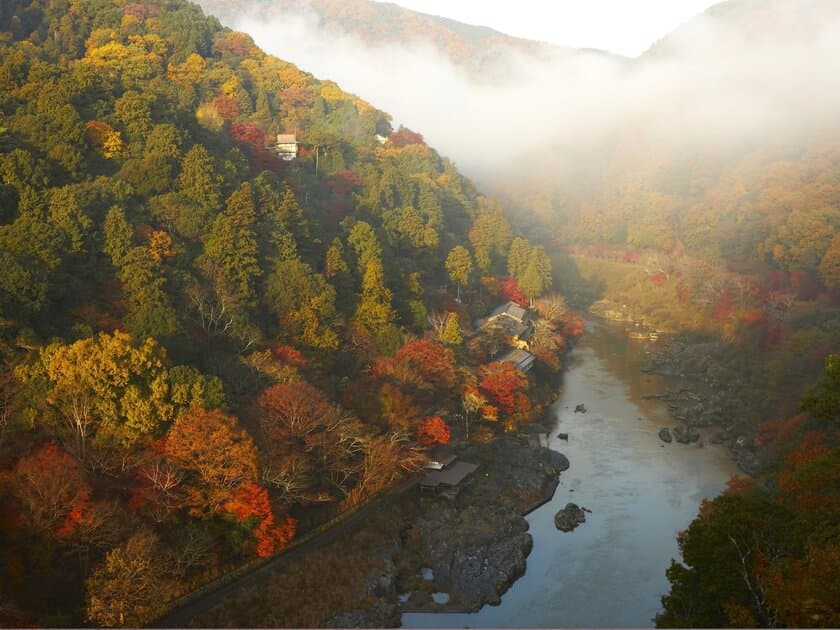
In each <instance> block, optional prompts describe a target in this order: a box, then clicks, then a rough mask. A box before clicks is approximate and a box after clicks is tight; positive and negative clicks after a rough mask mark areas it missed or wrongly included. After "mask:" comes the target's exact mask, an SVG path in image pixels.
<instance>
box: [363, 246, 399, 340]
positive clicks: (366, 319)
mask: <svg viewBox="0 0 840 630" xmlns="http://www.w3.org/2000/svg"><path fill="white" fill-rule="evenodd" d="M392 299H393V294H392V293H391V290H390V289H388V287H386V286H385V275H384V274H383V272H382V263H381V262H380V260H379V259H378V258H373V259H371V260H370V261H369V262H368V263H367V266H366V267H365V275H364V278H363V279H362V293H361V295H360V296H359V306H358V308H357V309H356V316H355V321H356V323H358V324H359V325H361V326H362V327H363V328H364V329H365V330H367V331H368V332H369V333H371V334H373V335H375V334H376V332H377V331H378V330H380V329H382V328H384V327H386V326H388V325H390V324H393V322H394V317H395V316H396V314H395V313H394V309H393V308H392V307H391V300H392Z"/></svg>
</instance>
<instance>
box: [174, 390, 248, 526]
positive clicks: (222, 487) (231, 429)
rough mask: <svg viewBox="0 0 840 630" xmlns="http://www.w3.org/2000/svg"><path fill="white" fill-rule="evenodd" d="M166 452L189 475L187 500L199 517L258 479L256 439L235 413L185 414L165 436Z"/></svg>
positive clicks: (204, 411) (196, 410) (195, 411)
mask: <svg viewBox="0 0 840 630" xmlns="http://www.w3.org/2000/svg"><path fill="white" fill-rule="evenodd" d="M165 452H166V454H167V455H168V456H169V457H171V458H172V460H173V461H174V462H176V463H177V464H178V466H180V467H181V468H182V469H183V470H185V471H187V472H188V473H189V474H190V477H189V478H188V479H187V482H186V483H187V484H188V488H189V494H188V496H187V498H186V501H187V505H188V507H189V509H190V513H192V514H195V515H196V516H202V517H206V516H209V515H212V514H213V513H216V512H218V511H219V509H220V508H221V507H222V506H223V505H224V504H225V503H226V502H227V501H228V500H230V497H231V496H232V494H233V493H234V491H235V489H236V488H237V486H239V485H240V484H242V483H247V482H255V481H256V480H257V479H258V478H259V473H258V466H257V448H256V446H254V442H253V440H252V439H251V437H250V436H249V435H248V433H246V432H245V430H244V429H242V427H240V426H239V423H238V422H237V420H236V418H235V417H234V416H231V415H229V414H226V413H224V412H222V411H219V410H218V409H214V410H207V409H202V408H200V407H193V408H192V409H190V410H188V411H187V412H186V413H184V414H183V415H182V416H181V417H180V418H178V420H176V421H175V424H173V426H172V428H171V429H170V430H169V433H168V434H167V436H166V442H165Z"/></svg>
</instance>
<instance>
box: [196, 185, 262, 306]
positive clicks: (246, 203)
mask: <svg viewBox="0 0 840 630" xmlns="http://www.w3.org/2000/svg"><path fill="white" fill-rule="evenodd" d="M255 221H256V208H255V206H254V194H253V189H252V187H251V185H250V184H249V183H247V182H246V183H244V184H242V186H240V187H239V189H238V190H236V191H235V192H234V193H233V194H232V195H231V196H230V198H229V199H228V202H227V208H226V209H225V211H224V212H223V213H222V214H220V215H219V216H218V217H217V218H216V220H215V222H214V223H213V227H212V229H211V230H210V235H209V236H208V238H207V242H206V243H205V246H204V256H203V258H204V260H205V262H206V264H207V265H209V266H212V267H213V269H214V273H213V274H212V275H213V278H214V281H215V282H216V283H217V284H218V285H220V286H219V288H220V290H222V291H224V292H230V293H231V294H232V295H233V296H235V298H236V299H237V300H238V301H239V302H240V303H242V304H251V303H253V302H254V301H255V300H256V287H255V283H256V279H257V278H258V277H259V276H260V275H261V274H262V270H261V269H260V265H259V260H258V258H257V254H258V246H257V240H256V234H255V233H254V223H255Z"/></svg>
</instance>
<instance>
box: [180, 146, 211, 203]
mask: <svg viewBox="0 0 840 630" xmlns="http://www.w3.org/2000/svg"><path fill="white" fill-rule="evenodd" d="M178 187H179V189H180V191H181V194H183V195H184V196H185V197H187V198H188V199H191V200H192V201H195V202H196V203H197V204H198V205H200V206H201V207H202V208H205V209H207V210H212V211H217V210H218V209H219V206H220V205H221V202H222V177H221V175H219V174H218V172H217V168H216V162H215V160H214V159H213V156H212V155H210V152H209V151H208V150H207V149H206V148H205V147H204V146H203V145H200V144H197V145H195V146H194V147H193V148H192V149H190V150H189V151H188V152H187V154H186V155H185V156H184V162H183V164H182V165H181V174H180V175H179V176H178Z"/></svg>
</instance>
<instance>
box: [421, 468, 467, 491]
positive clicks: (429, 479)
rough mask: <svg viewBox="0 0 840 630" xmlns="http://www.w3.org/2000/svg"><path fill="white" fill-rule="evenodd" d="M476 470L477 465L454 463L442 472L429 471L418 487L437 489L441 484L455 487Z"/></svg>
mask: <svg viewBox="0 0 840 630" xmlns="http://www.w3.org/2000/svg"><path fill="white" fill-rule="evenodd" d="M476 468H478V464H470V463H469V462H455V463H454V464H452V465H451V466H449V467H448V468H444V469H443V470H430V471H429V472H427V473H426V478H425V479H423V481H422V482H421V483H420V485H422V486H423V487H425V488H437V487H438V486H439V485H441V484H443V485H445V486H457V485H458V484H459V483H461V482H462V481H463V480H464V479H465V478H466V477H467V476H468V475H469V474H470V473H473V472H475V470H476Z"/></svg>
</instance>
